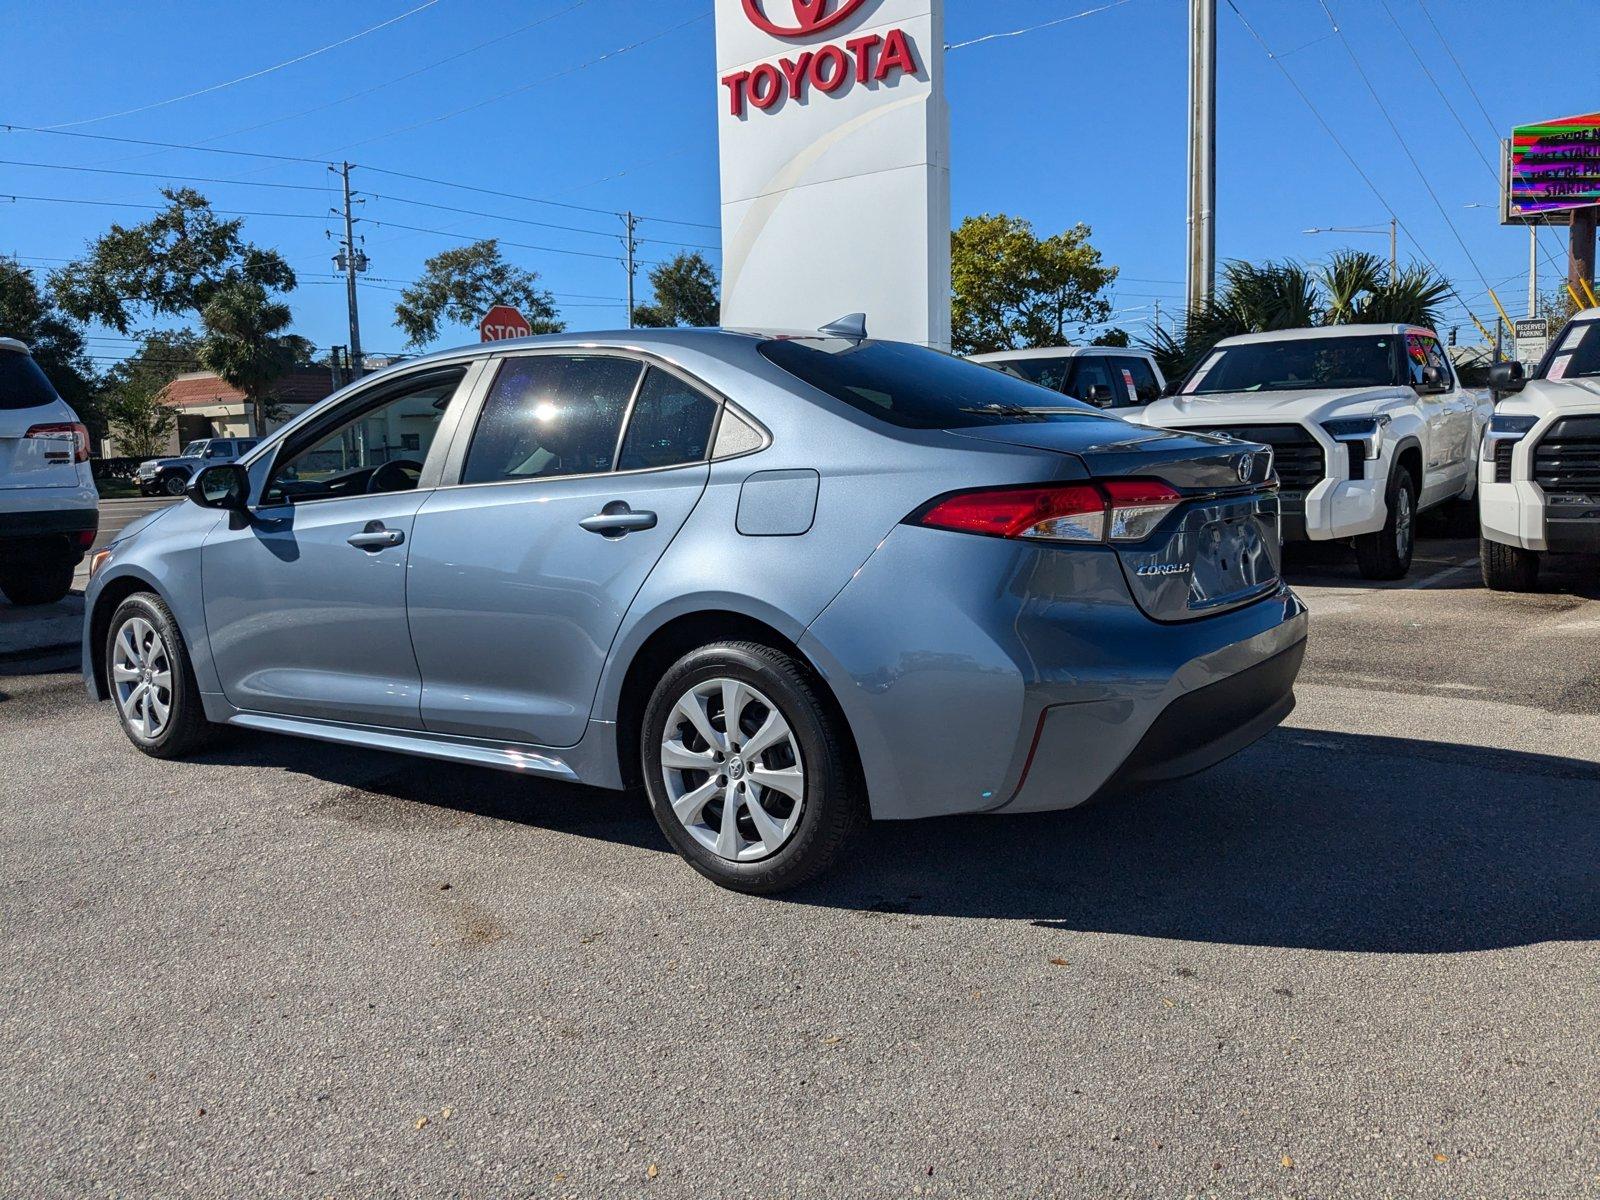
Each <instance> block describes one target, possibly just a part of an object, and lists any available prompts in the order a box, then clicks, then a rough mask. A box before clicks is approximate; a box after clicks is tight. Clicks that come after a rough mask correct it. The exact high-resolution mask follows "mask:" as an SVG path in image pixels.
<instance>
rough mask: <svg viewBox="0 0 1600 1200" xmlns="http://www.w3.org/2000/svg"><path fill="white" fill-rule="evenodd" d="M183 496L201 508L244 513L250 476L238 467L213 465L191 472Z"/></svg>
mask: <svg viewBox="0 0 1600 1200" xmlns="http://www.w3.org/2000/svg"><path fill="white" fill-rule="evenodd" d="M184 495H186V496H188V497H189V499H191V500H193V501H194V502H195V503H196V504H198V505H199V506H200V507H201V508H220V509H224V510H226V511H228V512H244V511H245V509H246V508H247V507H249V501H250V475H249V473H248V472H246V471H245V469H244V468H243V467H241V466H240V465H239V464H238V463H214V464H212V465H211V466H209V467H202V468H201V469H200V470H198V471H196V472H195V474H194V478H193V479H191V480H190V481H189V486H188V487H187V488H185V489H184Z"/></svg>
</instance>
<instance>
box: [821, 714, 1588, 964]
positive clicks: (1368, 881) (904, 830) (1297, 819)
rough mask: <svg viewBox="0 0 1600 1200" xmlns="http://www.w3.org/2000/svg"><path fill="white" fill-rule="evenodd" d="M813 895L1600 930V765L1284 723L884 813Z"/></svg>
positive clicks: (945, 907) (1277, 933) (842, 901)
mask: <svg viewBox="0 0 1600 1200" xmlns="http://www.w3.org/2000/svg"><path fill="white" fill-rule="evenodd" d="M793 898H794V899H796V900H798V901H799V902H801V903H806V904H815V905H825V906H828V907H841V908H851V909H867V910H871V909H878V910H880V911H891V912H906V913H922V914H929V915H940V916H954V917H987V918H999V919H1011V920H1025V921H1029V922H1032V923H1034V924H1037V925H1042V926H1047V927H1052V928H1058V929H1064V930H1073V931H1079V932H1103V933H1121V934H1133V935H1137V936H1140V937H1152V938H1176V939H1180V940H1186V941H1200V942H1217V943H1225V944H1245V945H1261V946H1281V947H1297V948H1304V949H1314V950H1345V951H1367V952H1374V951H1382V952H1388V953H1412V954H1439V953H1450V952H1459V951H1468V950H1485V949H1491V948H1498V947H1505V946H1518V945H1528V944H1532V943H1536V942H1543V941H1552V940H1591V939H1594V938H1596V937H1600V765H1596V764H1591V763H1585V762H1580V761H1577V760H1573V759H1565V758H1557V757H1552V756H1547V755H1539V754H1524V753H1517V752H1502V751H1494V750H1481V749H1477V748H1472V747H1462V746H1451V745H1443V744H1440V743H1435V742H1422V741H1411V740H1407V739H1404V738H1389V737H1371V736H1361V735H1353V734H1344V733H1322V732H1316V733H1310V732H1304V731H1298V730H1279V731H1278V732H1276V733H1275V734H1273V735H1271V736H1270V737H1269V738H1268V739H1266V740H1265V741H1263V742H1262V743H1260V744H1259V745H1257V746H1256V747H1254V748H1252V749H1251V750H1249V751H1247V752H1246V753H1244V754H1242V755H1240V756H1238V757H1236V758H1234V759H1232V760H1230V761H1229V762H1227V763H1224V764H1223V765H1221V766H1219V767H1216V768H1214V769H1213V770H1212V771H1210V772H1208V773H1206V774H1203V775H1200V776H1197V777H1196V778H1194V779H1192V780H1188V781H1183V782H1179V783H1175V784H1169V785H1166V786H1164V787H1161V788H1158V789H1153V790H1151V791H1148V792H1146V793H1144V794H1142V795H1135V796H1127V797H1123V798H1120V799H1110V800H1106V801H1104V802H1102V803H1099V804H1095V805H1091V806H1089V807H1087V808H1084V809H1081V810H1078V811H1075V812H1066V813H1057V814H1042V815H1038V816H1017V817H1010V818H1008V817H999V816H996V817H963V818H950V819H946V820H940V821H927V822H910V823H905V824H894V825H889V824H883V825H876V826H874V827H873V828H872V829H871V831H870V833H869V834H868V835H867V836H866V837H865V838H863V839H862V841H861V842H860V843H859V844H858V846H857V848H856V857H855V865H853V866H846V867H844V868H842V869H841V870H840V871H839V872H838V873H837V874H835V875H833V876H830V877H828V878H827V879H825V880H823V881H821V882H819V883H818V884H816V885H814V886H813V887H811V888H809V889H807V890H806V891H804V892H802V893H798V894H796V895H795V896H794V897H793Z"/></svg>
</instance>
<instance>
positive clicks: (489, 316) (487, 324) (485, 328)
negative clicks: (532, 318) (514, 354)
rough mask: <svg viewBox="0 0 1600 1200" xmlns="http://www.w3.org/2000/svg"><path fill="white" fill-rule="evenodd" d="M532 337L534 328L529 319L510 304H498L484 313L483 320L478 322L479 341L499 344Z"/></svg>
mask: <svg viewBox="0 0 1600 1200" xmlns="http://www.w3.org/2000/svg"><path fill="white" fill-rule="evenodd" d="M532 335H533V326H532V325H529V324H528V318H527V317H525V316H523V315H522V314H521V313H519V312H518V311H517V310H516V309H514V308H512V307H511V306H510V305H509V304H496V305H495V306H494V307H493V308H491V309H490V310H489V311H488V312H486V313H484V314H483V320H481V321H479V322H478V336H479V339H480V340H481V341H485V342H499V341H503V340H505V339H506V338H521V337H531V336H532Z"/></svg>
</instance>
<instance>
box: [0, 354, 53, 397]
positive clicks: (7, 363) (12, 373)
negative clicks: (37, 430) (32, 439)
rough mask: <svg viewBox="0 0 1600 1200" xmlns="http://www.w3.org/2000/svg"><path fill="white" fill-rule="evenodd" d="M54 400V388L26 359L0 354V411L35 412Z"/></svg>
mask: <svg viewBox="0 0 1600 1200" xmlns="http://www.w3.org/2000/svg"><path fill="white" fill-rule="evenodd" d="M57 399H58V397H57V396H56V390H55V388H53V387H51V386H50V381H49V380H48V379H46V378H45V375H44V372H43V371H41V370H40V369H39V364H38V363H36V362H34V361H33V359H32V358H31V357H30V356H28V355H26V354H18V353H16V352H15V351H13V350H0V409H14V408H38V407H40V406H41V405H44V404H54V403H55V401H56V400H57Z"/></svg>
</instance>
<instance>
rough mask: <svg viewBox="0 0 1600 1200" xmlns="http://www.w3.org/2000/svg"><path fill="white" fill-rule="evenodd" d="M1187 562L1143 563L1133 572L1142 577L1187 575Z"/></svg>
mask: <svg viewBox="0 0 1600 1200" xmlns="http://www.w3.org/2000/svg"><path fill="white" fill-rule="evenodd" d="M1188 573H1189V564H1188V563H1145V564H1144V566H1142V567H1140V568H1139V569H1138V570H1137V571H1135V572H1134V574H1135V575H1138V576H1139V577H1140V578H1142V579H1153V578H1160V577H1161V576H1163V575H1187V574H1188Z"/></svg>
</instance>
